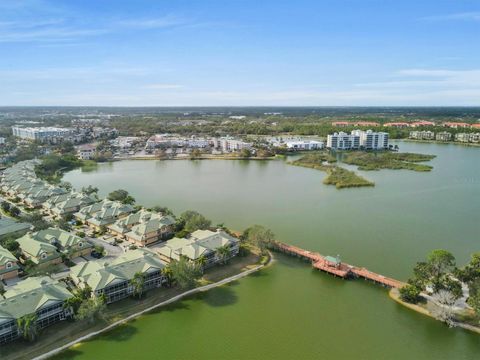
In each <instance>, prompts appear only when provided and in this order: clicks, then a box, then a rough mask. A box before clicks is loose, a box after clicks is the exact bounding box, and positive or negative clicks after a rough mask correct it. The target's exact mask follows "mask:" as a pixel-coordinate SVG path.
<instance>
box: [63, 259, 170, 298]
mask: <svg viewBox="0 0 480 360" xmlns="http://www.w3.org/2000/svg"><path fill="white" fill-rule="evenodd" d="M164 267H165V263H164V262H163V261H161V260H160V258H159V257H158V256H157V255H156V254H155V253H154V252H153V251H151V250H148V249H136V250H131V251H127V252H126V253H125V254H124V255H122V256H119V257H118V258H115V259H114V260H112V261H111V262H105V260H97V261H88V262H84V263H81V264H78V265H76V266H74V267H72V268H71V269H70V276H71V278H72V280H73V282H74V283H75V284H76V285H77V286H79V287H81V288H83V287H85V286H87V285H88V286H89V287H90V288H91V289H92V295H93V296H101V295H105V298H106V302H107V304H109V303H112V302H115V301H118V300H121V299H124V298H126V297H128V296H130V295H132V294H133V293H134V288H133V286H132V284H131V280H132V279H133V278H134V277H135V274H137V273H141V274H143V275H144V279H145V282H144V286H143V288H144V291H147V290H150V289H153V288H157V287H160V286H162V284H163V283H164V282H165V281H166V278H165V276H164V275H163V273H162V269H163V268H164Z"/></svg>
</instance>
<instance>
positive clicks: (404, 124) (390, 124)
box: [383, 122, 410, 128]
mask: <svg viewBox="0 0 480 360" xmlns="http://www.w3.org/2000/svg"><path fill="white" fill-rule="evenodd" d="M383 126H384V127H394V128H405V127H409V126H410V124H409V123H407V122H388V123H385V124H383Z"/></svg>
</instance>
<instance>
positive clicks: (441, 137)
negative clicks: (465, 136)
mask: <svg viewBox="0 0 480 360" xmlns="http://www.w3.org/2000/svg"><path fill="white" fill-rule="evenodd" d="M435 139H436V140H437V141H450V140H452V134H451V133H449V132H446V131H441V132H438V133H437V135H435Z"/></svg>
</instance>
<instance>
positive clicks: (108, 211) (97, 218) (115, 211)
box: [74, 200, 134, 230]
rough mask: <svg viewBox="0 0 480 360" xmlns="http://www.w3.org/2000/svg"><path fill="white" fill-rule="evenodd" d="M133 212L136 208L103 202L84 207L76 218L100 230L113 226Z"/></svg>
mask: <svg viewBox="0 0 480 360" xmlns="http://www.w3.org/2000/svg"><path fill="white" fill-rule="evenodd" d="M132 212H134V208H133V206H131V205H127V204H122V203H120V202H118V201H110V200H103V201H101V202H98V203H94V204H92V205H89V206H85V207H82V208H81V209H80V210H79V211H78V212H76V213H75V214H74V216H75V218H77V219H78V220H80V221H83V222H84V223H86V224H87V225H88V226H90V227H91V228H93V229H96V230H99V229H100V227H102V226H107V225H110V224H113V223H114V222H115V221H116V220H117V219H120V218H122V217H125V216H127V215H128V214H130V213H132Z"/></svg>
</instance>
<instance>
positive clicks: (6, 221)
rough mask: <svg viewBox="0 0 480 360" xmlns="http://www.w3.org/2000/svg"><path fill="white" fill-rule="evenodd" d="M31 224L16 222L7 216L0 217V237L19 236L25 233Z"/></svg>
mask: <svg viewBox="0 0 480 360" xmlns="http://www.w3.org/2000/svg"><path fill="white" fill-rule="evenodd" d="M31 227H32V225H30V224H28V223H23V222H18V221H15V220H13V219H10V218H8V217H1V218H0V239H2V238H6V237H20V236H22V235H24V234H26V233H27V232H28V231H29V230H30V229H31Z"/></svg>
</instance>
